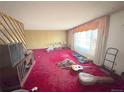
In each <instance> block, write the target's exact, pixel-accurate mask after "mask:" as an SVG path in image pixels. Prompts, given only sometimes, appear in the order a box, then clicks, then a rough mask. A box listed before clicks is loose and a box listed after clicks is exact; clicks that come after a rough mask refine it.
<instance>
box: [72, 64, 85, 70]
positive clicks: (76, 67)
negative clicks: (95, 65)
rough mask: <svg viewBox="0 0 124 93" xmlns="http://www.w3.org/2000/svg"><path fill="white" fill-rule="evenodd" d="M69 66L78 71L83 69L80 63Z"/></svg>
mask: <svg viewBox="0 0 124 93" xmlns="http://www.w3.org/2000/svg"><path fill="white" fill-rule="evenodd" d="M71 67H72V69H73V70H74V71H79V70H82V69H83V66H81V65H72V66H71Z"/></svg>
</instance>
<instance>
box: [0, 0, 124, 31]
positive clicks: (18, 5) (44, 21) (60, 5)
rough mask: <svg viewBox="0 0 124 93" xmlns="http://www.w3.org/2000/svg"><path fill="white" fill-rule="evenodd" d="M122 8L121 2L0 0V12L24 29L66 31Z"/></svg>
mask: <svg viewBox="0 0 124 93" xmlns="http://www.w3.org/2000/svg"><path fill="white" fill-rule="evenodd" d="M123 7H124V2H123V1H121V2H118V1H114V2H112V1H80V2H79V1H46V2H45V1H37V2H36V1H32V2H29V1H27V2H26V1H18V2H15V1H13V2H12V1H6V2H4V1H1V2H0V11H2V12H4V13H6V14H8V15H10V16H12V17H15V18H16V19H18V20H20V21H21V22H23V23H24V26H25V29H27V30H67V29H70V28H73V27H75V26H77V25H80V24H82V23H85V22H87V21H90V20H92V19H94V18H97V17H100V16H103V15H106V14H108V13H112V12H115V11H118V10H120V9H123Z"/></svg>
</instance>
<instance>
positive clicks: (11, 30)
mask: <svg viewBox="0 0 124 93" xmlns="http://www.w3.org/2000/svg"><path fill="white" fill-rule="evenodd" d="M1 17H2V18H3V20H4V22H5V23H6V24H7V26H8V27H9V29H10V30H11V32H12V33H13V30H12V29H11V27H10V25H9V24H8V23H7V21H6V19H5V18H4V17H6V16H1ZM13 34H14V33H13ZM12 38H13V40H14V41H17V40H16V39H15V38H14V37H13V36H12Z"/></svg>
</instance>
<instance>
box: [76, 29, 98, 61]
mask: <svg viewBox="0 0 124 93" xmlns="http://www.w3.org/2000/svg"><path fill="white" fill-rule="evenodd" d="M97 33H98V29H94V30H88V31H83V32H76V33H74V49H75V50H76V51H77V52H79V53H80V54H83V55H84V56H86V57H89V58H90V59H92V60H94V58H95V56H94V55H95V49H96V41H97Z"/></svg>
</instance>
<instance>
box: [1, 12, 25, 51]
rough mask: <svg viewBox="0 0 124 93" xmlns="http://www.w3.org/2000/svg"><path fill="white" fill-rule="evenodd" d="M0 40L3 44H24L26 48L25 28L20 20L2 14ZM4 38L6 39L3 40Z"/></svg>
mask: <svg viewBox="0 0 124 93" xmlns="http://www.w3.org/2000/svg"><path fill="white" fill-rule="evenodd" d="M0 26H1V27H0V32H1V34H2V35H1V36H0V40H1V41H2V42H3V43H15V42H17V43H19V42H20V43H22V44H23V46H24V48H25V49H27V47H26V41H25V36H24V28H23V27H24V26H23V24H22V23H21V22H19V21H18V20H16V19H14V18H12V17H10V16H8V15H6V14H4V13H2V12H0ZM3 37H4V38H3Z"/></svg>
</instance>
